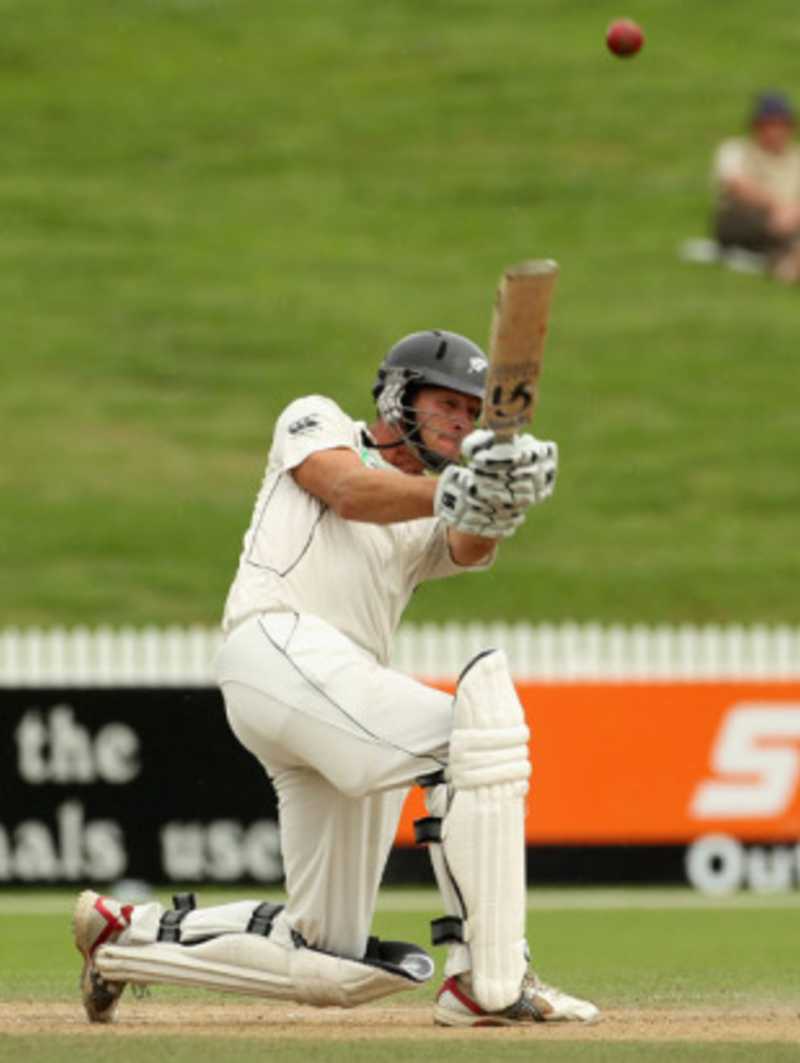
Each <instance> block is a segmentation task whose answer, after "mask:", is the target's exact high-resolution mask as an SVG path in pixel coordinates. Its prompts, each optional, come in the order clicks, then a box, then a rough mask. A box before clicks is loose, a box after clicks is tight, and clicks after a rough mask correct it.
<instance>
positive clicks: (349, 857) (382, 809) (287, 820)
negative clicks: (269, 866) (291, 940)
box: [216, 612, 453, 958]
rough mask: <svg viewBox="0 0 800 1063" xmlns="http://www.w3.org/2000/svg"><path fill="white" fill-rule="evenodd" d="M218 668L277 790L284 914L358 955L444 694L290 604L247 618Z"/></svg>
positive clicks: (442, 727) (242, 735)
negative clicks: (386, 665) (384, 663)
mask: <svg viewBox="0 0 800 1063" xmlns="http://www.w3.org/2000/svg"><path fill="white" fill-rule="evenodd" d="M216 670H217V680H218V682H219V684H220V687H221V688H222V693H223V696H224V699H225V708H226V712H227V715H228V721H229V723H230V726H231V728H232V729H233V732H234V734H235V735H236V737H237V738H238V739H239V741H240V742H241V743H242V745H243V746H244V747H245V748H246V749H248V750H249V751H250V752H251V753H252V754H253V755H254V756H255V757H257V758H258V760H259V761H260V762H261V764H262V765H263V766H264V768H265V770H266V771H267V773H268V774H269V776H270V778H271V780H272V782H273V784H274V786H275V790H276V792H277V795H278V814H279V820H280V833H281V850H282V855H283V863H284V871H285V875H286V889H287V894H288V902H287V905H286V909H285V911H284V913H283V916H282V918H285V919H286V920H288V922H289V924H290V925H291V926H292V927H293V928H294V929H295V930H297V931H299V933H301V934H302V935H303V937H304V938H305V940H306V942H307V943H308V944H309V945H312V946H314V947H316V948H322V949H326V950H329V951H330V952H333V953H336V954H338V955H342V956H351V957H354V958H361V957H362V956H363V955H364V952H365V949H366V945H367V938H368V936H369V931H370V925H371V923H372V916H373V912H374V908H375V900H376V897H377V892H378V887H379V885H380V880H381V877H382V875H383V871H384V867H385V865H386V860H387V858H388V855H389V851H390V848H391V845H392V842H393V840H394V836H395V833H396V830H397V824H398V820H399V817H400V813H401V810H402V806H403V801H404V799H405V796H406V793H407V791H408V788H409V786H410V785H411V784H412V783H413V782H414V780H415V779H417V778H418V777H419V776H421V775H426V774H428V773H430V772H434V771H437V770H439V769H440V768H442V767H443V766H444V765H445V763H446V758H447V750H448V744H449V741H450V734H451V730H452V719H453V707H452V698H451V697H450V696H449V695H447V694H444V693H442V692H441V691H438V690H434V689H432V688H431V687H427V686H425V685H424V684H422V683H419V682H416V681H415V680H413V679H410V678H409V677H408V676H405V675H402V674H401V673H399V672H396V671H393V670H392V669H390V668H384V667H382V666H381V665H379V664H377V663H376V662H375V660H374V659H373V658H372V657H371V656H370V655H369V654H367V653H366V652H365V651H364V650H362V649H361V648H360V647H359V646H357V645H356V644H355V643H353V642H352V641H351V640H350V639H348V638H347V637H346V636H344V635H342V634H341V633H340V632H339V631H337V630H336V629H335V628H333V627H331V626H330V625H329V624H326V623H325V622H324V621H322V620H319V619H318V618H317V617H314V616H308V615H299V614H297V613H288V612H287V613H262V614H260V615H258V616H254V617H251V618H250V619H248V620H246V621H244V622H243V623H242V624H241V625H240V626H239V627H237V628H236V629H234V631H233V632H232V633H231V634H230V635H229V636H228V638H227V639H226V641H225V643H224V645H223V647H222V649H221V650H220V652H219V655H218V658H217V663H216Z"/></svg>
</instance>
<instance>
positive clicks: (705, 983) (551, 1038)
mask: <svg viewBox="0 0 800 1063" xmlns="http://www.w3.org/2000/svg"><path fill="white" fill-rule="evenodd" d="M241 895H242V894H241V893H239V894H237V896H241ZM159 896H160V897H161V899H162V900H165V901H166V894H163V895H159ZM232 896H234V894H232V893H230V892H228V893H220V892H219V891H209V892H207V893H204V892H203V891H200V900H201V902H202V903H210V902H211V903H218V902H222V901H224V900H225V899H230V898H231V897H232ZM73 899H74V898H73V896H72V895H68V894H63V893H52V892H47V893H40V892H18V891H15V892H13V893H11V892H3V893H0V941H2V955H3V962H2V968H1V969H0V1029H2V1036H0V1059H3V1060H6V1059H9V1060H10V1059H12V1058H13V1059H14V1060H19V1059H23V1060H24V1059H31V1060H34V1059H35V1060H37V1061H39V1060H42V1061H45V1060H46V1061H48V1063H49V1061H50V1060H61V1059H66V1058H68V1057H69V1058H80V1059H88V1060H94V1059H97V1060H100V1059H107V1058H110V1057H111V1055H110V1054H111V1052H112V1051H113V1058H114V1059H115V1060H117V1061H120V1063H127V1061H129V1060H130V1061H138V1060H140V1059H145V1058H147V1059H152V1058H154V1057H155V1058H161V1057H162V1056H163V1057H164V1058H170V1059H177V1060H184V1059H187V1060H188V1059H190V1058H191V1059H211V1058H219V1059H222V1058H224V1059H226V1060H227V1059H231V1060H237V1061H238V1060H242V1061H245V1060H251V1059H256V1058H264V1057H265V1055H268V1056H269V1058H272V1059H278V1060H281V1061H282V1063H283V1061H290V1060H291V1061H294V1060H317V1059H319V1060H322V1059H325V1060H333V1061H338V1060H358V1061H360V1060H365V1061H366V1060H384V1059H387V1060H388V1059H390V1058H391V1059H397V1058H401V1057H402V1058H408V1059H413V1060H426V1061H427V1060H431V1061H433V1060H437V1061H442V1063H444V1061H448V1060H450V1059H453V1060H457V1059H466V1060H478V1059H483V1060H493V1059H510V1060H522V1059H529V1058H535V1059H545V1060H570V1061H571V1060H579V1061H589V1060H591V1061H596V1060H610V1059H623V1060H628V1059H631V1060H633V1059H644V1058H645V1057H646V1058H647V1059H655V1060H673V1059H698V1060H699V1059H711V1060H739V1059H745V1058H749V1055H752V1053H753V1052H758V1055H759V1058H760V1059H764V1060H783V1059H786V1060H788V1059H796V1058H797V1051H798V1047H797V1045H798V1043H800V1015H798V1006H797V1003H798V999H800V968H799V967H798V964H797V940H798V932H799V931H800V897H798V895H796V894H789V895H778V896H771V897H769V896H768V897H756V896H753V895H747V894H743V895H741V896H740V897H734V898H729V899H725V900H715V901H711V900H706V899H704V898H702V897H700V896H698V895H697V894H692V893H690V892H689V891H687V890H682V889H680V890H679V889H675V890H626V891H623V890H587V891H578V890H572V891H559V890H542V891H537V892H535V893H532V894H531V895H530V903H529V919H528V924H529V925H528V933H529V939H530V941H531V943H532V945H533V948H534V954H535V962H536V965H537V967H538V968H539V969H540V971H541V972H542V974H544V975H545V976H546V977H547V978H548V979H550V980H552V981H553V982H555V983H557V984H561V985H563V986H564V987H565V988H568V989H571V990H572V991H574V992H578V993H583V994H585V995H587V996H590V997H591V998H592V999H595V1000H596V1001H597V1002H598V1003H599V1004H600V1005H601V1007H602V1008H603V1010H604V1012H605V1013H606V1014H607V1015H608V1016H609V1018H608V1020H607V1023H606V1025H605V1027H604V1025H603V1024H600V1025H598V1026H597V1027H593V1028H592V1030H591V1033H592V1037H591V1040H587V1041H580V1040H577V1041H574V1040H573V1039H572V1038H573V1036H575V1030H574V1028H569V1029H568V1028H561V1029H554V1028H551V1027H547V1028H538V1027H537V1028H535V1029H532V1030H530V1031H527V1032H522V1031H505V1032H504V1031H470V1032H469V1033H470V1034H474V1038H472V1039H471V1038H470V1037H469V1036H466V1038H465V1035H464V1033H463V1032H461V1033H459V1032H457V1031H439V1034H440V1035H439V1036H436V1035H432V1034H431V1032H430V1030H428V1029H427V1003H428V1002H429V1001H430V999H431V997H432V991H431V990H430V989H423V990H419V991H415V992H414V993H410V994H403V995H402V996H398V997H395V998H390V1001H391V1002H392V1006H393V1007H395V1008H396V1009H397V1011H396V1014H397V1016H398V1019H399V1018H400V1017H401V1016H405V1015H407V1013H408V1009H409V1005H411V1006H412V1008H413V1006H415V1005H416V1006H418V1008H419V1013H420V1017H421V1025H420V1031H421V1032H418V1033H416V1034H415V1032H414V1031H413V1030H412V1031H408V1030H402V1029H398V1031H397V1037H396V1038H395V1037H394V1036H393V1035H392V1032H391V1029H390V1030H389V1031H388V1033H387V1031H386V1030H385V1029H384V1030H383V1031H378V1032H379V1033H380V1036H371V1030H370V1029H369V1027H368V1026H367V1027H365V1028H361V1027H360V1026H359V1025H358V1023H359V1017H358V1016H357V1015H356V1013H355V1012H347V1013H345V1016H346V1017H343V1018H340V1017H337V1016H336V1015H335V1014H334V1013H331V1012H325V1013H320V1012H315V1015H320V1014H324V1016H325V1019H324V1021H325V1022H326V1023H327V1024H328V1025H327V1026H325V1027H324V1028H319V1027H316V1026H315V1027H314V1028H312V1029H310V1030H309V1031H308V1035H309V1036H308V1038H306V1037H300V1036H299V1033H302V1031H298V1026H299V1025H302V1018H301V1019H299V1020H298V1019H297V1017H296V1016H295V1021H294V1025H293V1027H291V1028H289V1029H288V1030H286V1031H284V1036H281V1035H280V1031H276V1030H275V1029H274V1027H273V1028H272V1029H270V1027H269V1023H268V1022H264V1023H263V1026H262V1027H261V1028H260V1027H259V1022H258V1018H259V1015H264V1016H267V1015H268V1011H265V1008H266V1009H268V1008H269V1007H270V1005H265V1004H263V1003H260V1002H256V1001H246V1004H245V1006H246V1007H248V1008H249V1009H250V1010H249V1011H245V1012H242V1011H241V1010H236V1011H231V1012H230V1014H231V1016H235V1017H236V1019H237V1020H238V1021H240V1022H241V1023H242V1025H241V1026H240V1027H239V1028H238V1029H237V1028H236V1026H235V1025H230V1023H233V1022H234V1021H235V1020H234V1019H233V1018H232V1019H231V1020H229V1028H228V1027H226V1030H225V1037H224V1038H223V1037H221V1036H215V1030H214V1025H215V1022H216V1021H219V1023H220V1025H223V1026H224V1025H225V1022H226V1020H225V1011H224V1008H225V1007H226V1006H227V1007H231V1008H232V1007H241V1000H242V998H232V997H227V996H222V995H221V994H202V993H200V992H187V991H183V990H177V989H172V988H154V989H153V990H152V992H151V995H150V997H148V998H147V999H146V1000H145V1001H144V1002H141V1001H134V999H133V998H132V997H131V996H130V994H126V996H125V997H124V998H123V1001H122V1003H121V1005H120V1023H119V1025H118V1026H116V1027H111V1028H98V1027H92V1028H88V1027H86V1026H84V1025H83V1023H82V1012H81V1010H80V1006H79V1002H78V996H77V989H76V977H77V971H78V963H77V955H76V953H75V952H74V949H73V946H72V942H71V939H70V931H69V915H70V911H71V905H72V902H73ZM436 912H437V901H436V897H435V895H434V894H433V892H431V891H420V890H414V891H386V892H385V893H384V894H383V895H382V899H381V904H380V906H379V911H378V914H377V916H376V921H375V930H376V932H377V933H379V934H380V935H381V936H383V937H388V938H391V937H397V938H401V939H405V940H409V941H417V942H421V943H424V941H425V938H426V935H427V921H428V919H429V918H431V917H432V916H433V915H434V914H436ZM440 951H441V950H437V952H440ZM437 960H438V961H439V962H441V956H439V957H437ZM231 1001H234V1004H231ZM198 1002H200V1004H201V1006H203V1007H206V1006H207V1007H208V1008H209V1009H212V1010H213V1016H211V1012H209V1016H211V1017H210V1018H209V1016H204V1017H203V1021H202V1022H201V1023H199V1025H200V1026H202V1029H196V1028H193V1027H192V1024H191V1017H190V1016H189V1015H188V1014H187V1013H182V1010H181V1009H182V1008H184V1009H189V1008H194V1009H195V1010H194V1011H193V1012H192V1014H193V1015H195V1017H197V1016H198V1011H197V1007H198ZM163 1006H168V1007H169V1021H168V1022H167V1020H165V1018H164V1012H163V1011H159V1012H158V1015H155V1014H154V1010H155V1009H159V1008H162V1007H163ZM381 1006H383V1003H382V1004H381ZM220 1009H223V1010H220ZM126 1010H127V1015H128V1017H127V1018H126ZM372 1010H373V1009H372V1008H366V1009H362V1012H361V1013H360V1014H363V1015H364V1016H365V1017H366V1021H367V1022H368V1020H369V1015H370V1013H371V1012H372ZM639 1013H642V1014H646V1016H647V1017H648V1022H650V1023H651V1024H652V1023H654V1024H656V1026H657V1027H658V1024H659V1022H660V1020H661V1017H662V1016H663V1017H668V1016H672V1019H673V1021H674V1022H675V1026H674V1029H673V1031H672V1035H670V1033H669V1031H667V1032H664V1031H661V1032H659V1030H660V1027H658V1028H657V1029H656V1032H655V1034H654V1033H653V1031H650V1032H648V1031H647V1029H646V1026H645V1027H643V1031H644V1032H643V1033H642V1038H641V1040H637V1039H635V1038H634V1039H631V1038H630V1037H626V1029H625V1027H626V1024H631V1023H635V1022H637V1021H641V1020H639V1019H637V1016H638V1015H639ZM132 1014H133V1015H134V1016H135V1018H134V1019H131V1015H132ZM200 1014H202V1013H200ZM340 1014H341V1013H340ZM54 1015H57V1016H59V1018H58V1021H56V1020H55V1019H53V1016H54ZM328 1016H331V1017H328ZM703 1016H706V1017H707V1020H708V1021H709V1022H711V1021H713V1022H715V1023H716V1024H717V1030H716V1034H715V1036H714V1038H713V1039H708V1038H707V1037H702V1038H700V1037H698V1039H697V1040H692V1039H691V1038H688V1039H687V1036H686V1030H685V1029H682V1026H683V1022H682V1020H683V1019H684V1017H685V1022H686V1025H687V1026H689V1025H690V1024H691V1023H695V1024H697V1022H698V1017H700V1018H702V1017H703ZM747 1017H751V1018H752V1020H753V1024H754V1029H755V1030H756V1032H757V1034H758V1036H757V1037H756V1036H755V1035H754V1036H753V1039H752V1043H748V1042H747V1041H746V1039H741V1038H737V1037H736V1036H735V1035H731V1036H726V1035H725V1029H726V1026H725V1024H726V1022H730V1023H731V1029H732V1030H734V1031H735V1030H736V1029H737V1027H736V1026H735V1025H734V1023H735V1022H736V1021H739V1020H741V1019H742V1018H747ZM344 1022H347V1023H349V1024H350V1025H348V1026H346V1027H345V1028H344V1029H343V1027H342V1024H343V1023H344ZM771 1022H774V1023H775V1024H776V1029H777V1027H778V1024H779V1026H780V1034H779V1035H778V1034H777V1033H776V1036H775V1040H774V1041H771V1040H770V1036H769V1031H770V1023H771ZM720 1024H721V1027H720ZM794 1024H796V1026H797V1029H796V1031H795V1032H794V1034H793V1033H792V1031H793V1028H794ZM33 1026H36V1027H37V1028H36V1030H35V1032H34V1030H33V1029H32V1027H33ZM317 1031H319V1032H318V1033H317ZM720 1031H721V1032H720ZM787 1031H788V1032H787ZM423 1033H424V1036H423V1035H422V1034H423ZM792 1042H794V1043H792ZM104 1053H105V1055H104Z"/></svg>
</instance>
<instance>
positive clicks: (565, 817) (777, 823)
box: [397, 682, 800, 845]
mask: <svg viewBox="0 0 800 1063" xmlns="http://www.w3.org/2000/svg"><path fill="white" fill-rule="evenodd" d="M437 685H439V684H437ZM441 686H442V687H443V688H445V689H448V688H447V686H446V685H445V684H441ZM449 689H452V686H450V687H449ZM517 690H518V692H519V695H520V698H521V700H522V703H523V705H524V708H525V713H526V716H527V720H528V725H529V727H530V729H531V761H532V764H533V775H532V779H531V790H530V794H529V800H528V818H527V840H528V843H529V844H532V845H534V844H539V845H542V844H553V845H596V844H605V843H607V844H614V845H619V844H625V843H639V844H684V843H687V842H689V841H691V840H692V839H694V838H697V837H700V836H701V835H706V834H711V833H717V832H720V833H724V834H729V835H733V836H735V837H738V838H740V839H742V840H759V841H776V842H777V841H788V840H792V839H794V840H796V839H798V838H800V683H798V682H786V683H779V682H750V683H739V682H720V683H711V682H697V683H693V682H675V683H666V682H665V683H657V682H654V683H609V682H606V683H563V684H558V683H518V684H517ZM423 815H425V811H424V804H423V800H422V793H421V791H420V790H419V789H417V788H415V789H414V790H413V791H412V793H411V794H410V796H409V799H408V801H407V802H406V807H405V810H404V814H403V819H402V822H401V826H400V830H399V833H398V839H397V840H398V842H399V844H401V845H410V844H413V832H412V821H413V820H414V819H415V818H417V817H418V816H423Z"/></svg>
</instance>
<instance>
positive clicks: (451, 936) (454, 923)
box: [431, 915, 464, 945]
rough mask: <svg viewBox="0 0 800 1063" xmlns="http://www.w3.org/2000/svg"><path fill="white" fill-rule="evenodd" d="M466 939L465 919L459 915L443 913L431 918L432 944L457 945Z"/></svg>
mask: <svg viewBox="0 0 800 1063" xmlns="http://www.w3.org/2000/svg"><path fill="white" fill-rule="evenodd" d="M463 940H464V920H463V919H460V918H459V917H458V916H457V915H442V916H440V917H439V918H438V919H432V920H431V944H432V945H457V944H460V943H461V942H462V941H463Z"/></svg>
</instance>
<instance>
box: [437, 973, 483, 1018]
mask: <svg viewBox="0 0 800 1063" xmlns="http://www.w3.org/2000/svg"><path fill="white" fill-rule="evenodd" d="M442 993H452V994H453V996H454V997H455V998H456V1000H457V1001H458V1002H459V1003H460V1004H463V1005H464V1007H465V1008H466V1009H467V1010H468V1011H471V1012H472V1014H473V1015H485V1014H486V1012H485V1011H484V1010H483V1008H482V1007H481V1006H480V1004H476V1003H475V1001H474V1000H471V999H470V997H468V996H467V994H466V993H465V992H464V990H463V989H462V988H461V986H460V985H459V984H458V982H457V981H456V979H455V978H447V979H445V982H444V985H443V986H442V988H441V989H440V990H439V996H441V995H442Z"/></svg>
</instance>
